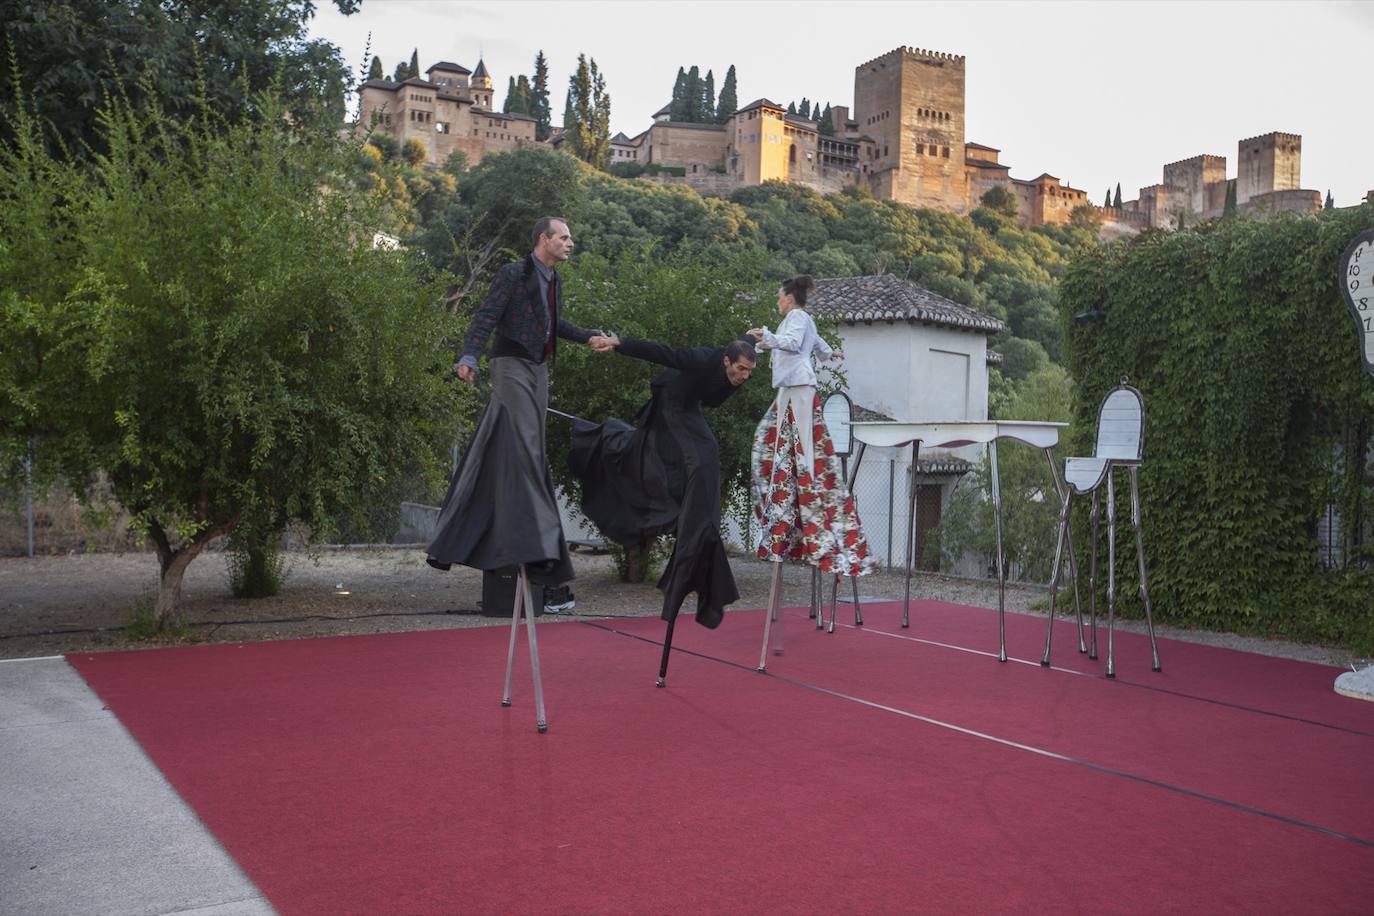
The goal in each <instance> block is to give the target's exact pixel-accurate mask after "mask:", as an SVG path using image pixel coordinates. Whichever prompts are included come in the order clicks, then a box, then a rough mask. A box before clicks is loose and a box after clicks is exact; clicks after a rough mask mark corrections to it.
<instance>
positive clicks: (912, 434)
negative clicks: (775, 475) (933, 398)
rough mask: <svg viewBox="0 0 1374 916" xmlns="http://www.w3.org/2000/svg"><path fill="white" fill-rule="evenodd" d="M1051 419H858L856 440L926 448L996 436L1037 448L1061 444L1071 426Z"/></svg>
mask: <svg viewBox="0 0 1374 916" xmlns="http://www.w3.org/2000/svg"><path fill="white" fill-rule="evenodd" d="M1068 425H1069V424H1067V423H1060V422H1056V421H1051V420H933V421H926V422H920V423H908V422H905V421H902V420H855V421H854V423H853V424H852V425H851V427H850V428H851V430H852V432H853V436H854V439H855V440H856V441H858V442H862V443H864V444H865V445H873V446H897V445H910V444H911V443H912V442H917V441H919V442H920V443H921V445H922V447H924V448H959V447H961V446H965V445H982V444H985V443H988V442H992V441H993V440H995V439H1015V440H1016V441H1018V442H1024V443H1025V444H1026V445H1031V446H1034V447H1036V448H1051V447H1052V446H1055V445H1058V444H1059V431H1060V430H1061V429H1063V428H1064V427H1066V426H1068Z"/></svg>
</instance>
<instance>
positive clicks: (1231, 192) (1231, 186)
mask: <svg viewBox="0 0 1374 916" xmlns="http://www.w3.org/2000/svg"><path fill="white" fill-rule="evenodd" d="M1235 215H1236V180H1235V179H1234V178H1232V179H1231V180H1230V181H1228V182H1226V203H1224V204H1222V207H1221V216H1222V219H1226V218H1228V217H1232V216H1235Z"/></svg>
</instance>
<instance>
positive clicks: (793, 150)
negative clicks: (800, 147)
mask: <svg viewBox="0 0 1374 916" xmlns="http://www.w3.org/2000/svg"><path fill="white" fill-rule="evenodd" d="M787 161H788V163H789V164H790V165H796V164H797V144H795V143H793V144H792V145H791V146H790V147H789V148H788V150H787Z"/></svg>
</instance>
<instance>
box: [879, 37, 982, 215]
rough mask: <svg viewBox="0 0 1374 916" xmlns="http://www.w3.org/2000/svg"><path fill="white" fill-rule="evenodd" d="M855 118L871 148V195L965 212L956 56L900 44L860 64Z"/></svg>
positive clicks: (960, 64) (960, 63)
mask: <svg viewBox="0 0 1374 916" xmlns="http://www.w3.org/2000/svg"><path fill="white" fill-rule="evenodd" d="M854 118H855V120H856V121H857V122H858V130H859V133H860V134H866V135H868V136H869V137H872V138H873V140H874V143H875V146H876V149H875V150H874V156H875V158H874V159H873V160H872V161H870V162H868V163H867V165H868V167H869V174H870V176H871V177H870V182H871V184H872V188H873V193H874V196H876V197H880V198H890V199H893V200H899V201H901V202H902V203H905V204H911V205H913V206H918V207H936V208H939V209H941V210H950V211H953V212H956V213H965V212H967V211H968V188H967V182H968V178H967V174H966V170H965V168H964V58H963V57H962V56H961V55H957V54H946V53H943V52H940V51H925V50H922V49H920V48H905V47H903V48H897V49H896V50H895V51H889V52H888V53H886V54H884V55H883V56H881V57H877V58H874V59H873V60H870V61H868V62H867V63H865V64H861V65H859V66H858V67H856V68H855V70H854Z"/></svg>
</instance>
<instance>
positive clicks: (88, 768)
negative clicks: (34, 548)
mask: <svg viewBox="0 0 1374 916" xmlns="http://www.w3.org/2000/svg"><path fill="white" fill-rule="evenodd" d="M0 759H2V760H3V761H4V765H3V766H0V836H3V837H4V847H5V848H4V854H3V855H0V912H3V913H12V914H21V913H22V914H32V916H40V914H70V913H102V914H144V913H147V914H174V913H195V914H197V916H257V914H268V913H272V912H273V910H272V907H271V906H270V905H268V903H267V901H266V900H265V899H264V898H263V897H262V895H261V894H259V893H258V890H257V888H255V887H254V886H253V884H252V882H250V881H249V880H248V879H247V878H246V877H245V876H244V874H243V873H242V872H241V871H240V870H239V868H238V866H237V865H236V864H235V863H234V861H233V860H232V859H231V858H229V856H228V854H227V853H225V851H224V850H223V849H222V848H221V847H220V845H219V843H218V842H217V841H216V840H215V838H214V837H213V836H211V835H210V833H209V831H207V830H206V829H205V828H204V826H203V825H202V824H201V823H200V821H199V820H198V819H197V818H196V816H195V814H194V813H193V812H192V811H191V809H190V808H188V807H187V806H186V804H185V803H184V802H183V801H182V800H181V798H180V797H179V796H178V795H177V794H176V792H175V791H174V790H173V789H172V787H171V786H170V785H168V784H167V781H166V780H165V779H163V777H162V774H161V773H160V772H159V771H158V770H157V768H156V767H155V766H153V763H152V761H150V760H149V759H148V758H147V756H146V755H144V753H143V751H142V749H140V748H139V746H138V745H137V744H136V743H135V742H134V740H133V738H131V737H130V736H129V734H128V732H126V731H125V730H124V726H122V725H120V723H119V722H118V720H116V719H115V717H114V714H113V713H111V712H109V711H108V710H106V709H105V708H104V707H103V706H102V704H101V702H100V699H99V698H98V697H97V696H96V695H95V694H94V693H93V692H92V691H91V690H90V688H88V687H87V686H86V682H85V681H83V680H82V679H81V677H80V676H79V675H78V674H77V673H76V671H75V670H73V669H72V667H71V666H70V665H68V664H67V662H66V660H65V659H63V658H40V659H20V660H12V659H11V660H5V661H0Z"/></svg>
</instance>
